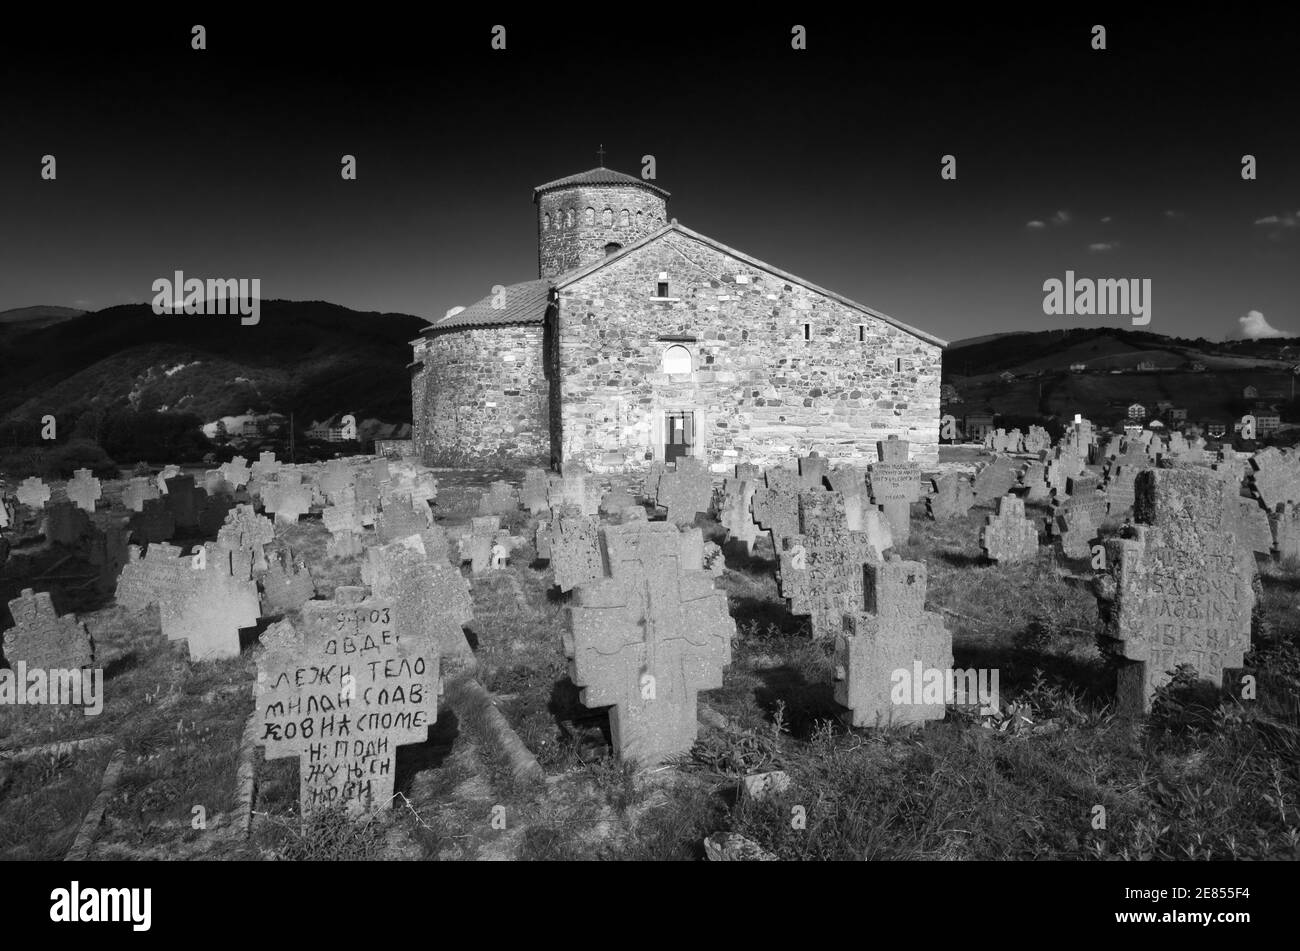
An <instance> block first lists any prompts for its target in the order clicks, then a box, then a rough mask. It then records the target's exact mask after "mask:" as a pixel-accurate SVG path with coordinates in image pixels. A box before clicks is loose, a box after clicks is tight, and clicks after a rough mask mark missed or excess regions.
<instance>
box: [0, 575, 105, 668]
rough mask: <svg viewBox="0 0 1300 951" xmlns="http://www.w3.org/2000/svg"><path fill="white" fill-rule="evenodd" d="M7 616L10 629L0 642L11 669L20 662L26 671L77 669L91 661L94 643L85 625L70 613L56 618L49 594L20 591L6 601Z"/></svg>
mask: <svg viewBox="0 0 1300 951" xmlns="http://www.w3.org/2000/svg"><path fill="white" fill-rule="evenodd" d="M9 613H10V615H11V616H12V617H13V619H14V626H13V627H11V628H10V629H9V630H7V631H5V632H4V638H3V641H4V657H5V660H7V661H8V662H9V664H10V666H11V667H12V666H13V665H15V664H17V663H18V662H19V661H21V662H23V663H25V664H26V665H27V667H28V669H29V670H46V671H52V670H77V669H79V668H82V667H89V666H90V665H91V664H93V663H94V662H95V642H94V640H93V639H92V638H91V636H90V632H89V631H87V630H86V625H85V624H84V623H83V622H81V621H78V620H77V618H76V616H75V615H72V614H65V615H63V616H62V617H60V616H59V615H58V614H57V613H56V612H55V610H54V602H53V601H51V600H50V595H49V592H47V591H42V592H40V593H39V594H36V593H33V591H32V589H31V588H24V589H23V592H22V594H21V595H19V596H18V597H17V598H15V599H14V600H12V601H10V602H9ZM26 686H27V685H26V684H23V685H22V689H26Z"/></svg>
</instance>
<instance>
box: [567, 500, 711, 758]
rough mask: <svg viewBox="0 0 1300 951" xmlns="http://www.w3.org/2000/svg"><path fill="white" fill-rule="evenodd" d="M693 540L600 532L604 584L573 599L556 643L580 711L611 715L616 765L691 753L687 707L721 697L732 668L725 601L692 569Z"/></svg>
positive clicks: (654, 528) (636, 526) (661, 533)
mask: <svg viewBox="0 0 1300 951" xmlns="http://www.w3.org/2000/svg"><path fill="white" fill-rule="evenodd" d="M699 539H700V534H699V532H698V531H694V532H685V533H682V532H679V531H678V530H677V529H676V528H675V527H674V526H673V525H671V524H668V523H664V522H642V523H630V524H625V525H610V526H606V527H605V528H604V529H602V531H601V547H602V549H603V552H604V560H605V561H606V562H607V563H608V565H609V569H610V570H609V575H608V577H602V578H600V579H598V580H593V581H590V582H588V583H586V584H581V585H579V586H578V587H577V588H576V590H575V591H574V595H573V604H572V606H571V607H570V609H569V618H570V632H571V633H570V634H569V635H568V636H566V637H565V639H564V652H565V655H566V656H567V657H569V658H570V663H569V676H570V678H571V679H572V681H573V682H574V683H575V684H576V685H577V686H578V687H580V688H581V694H580V697H581V700H582V703H583V704H585V705H586V706H588V707H604V706H608V707H611V709H610V712H609V724H610V734H611V737H612V739H613V743H614V750H615V752H616V753H617V755H618V756H619V758H620V759H622V760H624V761H629V762H634V763H637V764H639V765H641V766H654V765H657V764H658V763H661V762H663V761H664V760H665V759H667V758H668V757H671V756H673V755H676V754H679V753H685V752H687V751H688V750H690V748H691V746H692V745H693V744H694V742H695V738H696V732H697V720H696V697H697V695H698V693H699V691H701V690H709V689H712V688H714V687H720V686H721V685H722V671H723V668H724V667H725V666H726V665H727V664H729V663H730V662H731V639H732V637H733V636H734V635H735V631H736V625H735V622H734V621H732V619H731V616H730V614H729V613H728V611H727V596H726V593H725V592H723V591H721V590H717V589H715V588H714V583H713V577H712V576H711V575H710V574H709V573H708V572H707V571H705V570H703V568H702V567H700V565H701V564H702V551H701V550H700V549H702V545H700V546H699V548H697V545H698V543H699ZM687 546H689V547H691V548H692V549H693V550H692V552H691V553H689V554H687V553H686V552H685V551H684V549H685V548H686V547H687ZM697 554H698V555H700V561H696V560H695V556H696V555H697ZM685 563H690V564H692V565H693V567H691V568H686V567H684V564H685Z"/></svg>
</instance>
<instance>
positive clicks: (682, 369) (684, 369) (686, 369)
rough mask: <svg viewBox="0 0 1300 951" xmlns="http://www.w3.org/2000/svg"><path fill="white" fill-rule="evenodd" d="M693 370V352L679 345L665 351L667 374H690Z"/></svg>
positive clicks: (665, 370) (665, 369)
mask: <svg viewBox="0 0 1300 951" xmlns="http://www.w3.org/2000/svg"><path fill="white" fill-rule="evenodd" d="M692 369H693V366H692V363H691V351H689V350H687V349H686V348H685V347H683V346H681V345H680V344H678V345H674V346H671V347H669V348H668V349H667V350H665V351H664V372H665V373H690V372H691V370H692Z"/></svg>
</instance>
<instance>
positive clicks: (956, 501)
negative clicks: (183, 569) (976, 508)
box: [925, 472, 975, 522]
mask: <svg viewBox="0 0 1300 951" xmlns="http://www.w3.org/2000/svg"><path fill="white" fill-rule="evenodd" d="M925 504H926V509H927V510H928V512H929V515H930V517H931V518H932V519H934V520H935V521H936V522H943V521H947V520H948V519H950V518H961V517H963V516H964V515H965V514H966V513H967V512H969V511H970V507H971V506H972V505H974V504H975V493H974V492H973V491H972V490H971V484H970V480H969V479H967V478H966V477H965V476H964V475H962V474H961V473H960V472H945V473H944V474H943V475H941V476H939V478H937V479H935V480H934V493H933V494H932V495H929V496H927V498H926V500H925Z"/></svg>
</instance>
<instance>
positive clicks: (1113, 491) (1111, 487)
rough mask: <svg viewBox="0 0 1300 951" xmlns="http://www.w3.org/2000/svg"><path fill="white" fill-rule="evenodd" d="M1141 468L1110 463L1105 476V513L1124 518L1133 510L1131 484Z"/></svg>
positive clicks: (1112, 516)
mask: <svg viewBox="0 0 1300 951" xmlns="http://www.w3.org/2000/svg"><path fill="white" fill-rule="evenodd" d="M1141 471H1142V469H1138V468H1134V467H1132V466H1124V465H1112V466H1111V470H1110V475H1109V476H1107V478H1106V514H1107V515H1108V516H1110V517H1111V518H1126V517H1127V516H1128V514H1129V513H1130V512H1131V511H1132V510H1133V485H1134V482H1135V481H1136V480H1137V477H1138V473H1140V472H1141Z"/></svg>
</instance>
